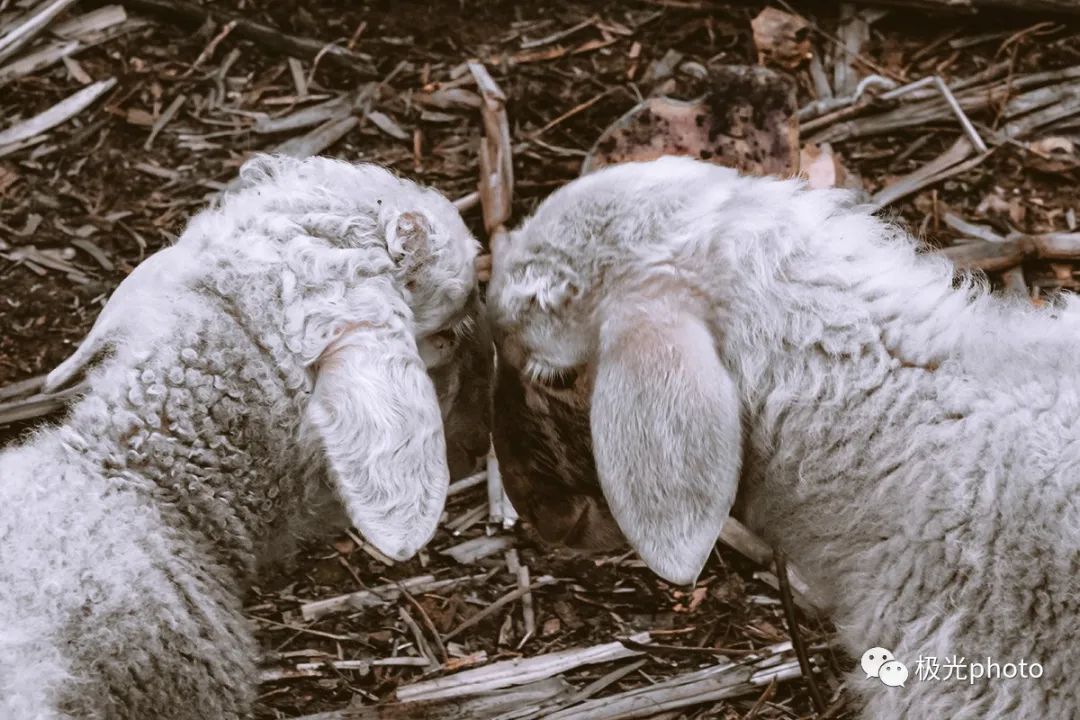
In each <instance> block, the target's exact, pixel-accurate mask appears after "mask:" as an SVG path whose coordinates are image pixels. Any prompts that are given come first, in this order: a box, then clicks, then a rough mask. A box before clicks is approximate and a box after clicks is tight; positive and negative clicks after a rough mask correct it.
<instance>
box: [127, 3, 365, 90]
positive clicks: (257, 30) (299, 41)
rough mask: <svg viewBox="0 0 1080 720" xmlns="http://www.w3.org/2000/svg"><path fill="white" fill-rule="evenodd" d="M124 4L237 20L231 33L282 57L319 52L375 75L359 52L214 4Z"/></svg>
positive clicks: (187, 19) (177, 18)
mask: <svg viewBox="0 0 1080 720" xmlns="http://www.w3.org/2000/svg"><path fill="white" fill-rule="evenodd" d="M123 1H124V5H126V6H127V7H129V8H133V9H135V10H139V11H141V12H144V13H147V14H150V15H155V16H161V17H164V18H167V19H169V20H171V21H173V22H180V23H185V24H192V25H203V24H204V23H205V22H206V21H207V20H211V21H213V22H215V23H217V24H219V25H226V24H228V23H230V22H233V21H235V22H236V30H235V31H234V34H235V35H237V36H239V37H243V38H247V39H248V40H252V41H254V42H256V43H258V44H259V45H262V46H263V47H265V48H267V49H269V50H273V51H275V52H277V53H280V54H281V55H283V56H285V57H289V56H294V57H299V58H306V59H314V58H315V57H316V56H317V55H319V54H320V53H325V55H326V57H327V58H328V59H329V60H331V61H332V62H334V63H335V64H336V65H338V66H339V67H343V68H345V69H348V70H351V71H353V72H355V73H356V74H357V75H359V76H360V77H363V78H375V77H377V76H378V74H377V72H376V71H375V67H374V66H373V65H372V64H371V62H370V58H369V57H367V56H365V55H362V54H360V53H356V52H353V51H351V50H347V49H346V48H343V47H339V46H338V45H335V44H334V43H325V42H322V41H320V40H314V39H312V38H305V37H299V36H296V35H289V34H288V33H284V32H281V31H280V30H278V29H276V28H272V27H270V26H269V25H263V24H262V23H257V22H255V21H254V20H250V19H248V18H244V17H238V16H233V15H231V14H229V13H225V12H222V11H220V10H217V9H215V8H210V7H206V6H200V5H194V4H192V3H187V2H182V0H123Z"/></svg>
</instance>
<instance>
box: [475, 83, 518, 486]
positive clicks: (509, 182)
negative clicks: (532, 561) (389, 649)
mask: <svg viewBox="0 0 1080 720" xmlns="http://www.w3.org/2000/svg"><path fill="white" fill-rule="evenodd" d="M468 68H469V72H470V73H472V76H473V80H474V81H475V82H476V87H477V89H478V90H480V95H481V97H482V99H483V105H481V107H480V116H481V118H482V119H483V122H484V139H483V141H482V142H481V143H480V185H479V187H478V188H477V189H478V190H479V192H480V206H481V209H482V210H483V214H484V230H485V231H487V234H488V248H489V249H491V248H493V247H494V246H495V245H497V244H498V243H499V242H500V241H501V239H502V238H503V237H504V236H505V235H506V228H505V223H506V221H507V220H509V219H510V211H511V204H512V200H513V194H514V159H513V150H512V149H511V144H510V121H509V118H508V117H507V114H506V95H505V94H504V93H503V91H502V90H501V89H500V88H499V86H498V84H497V83H496V82H495V80H494V79H493V78H492V77H491V75H490V74H489V73H488V71H487V68H485V67H484V65H483V64H482V63H479V62H470V63H468ZM507 504H509V503H507Z"/></svg>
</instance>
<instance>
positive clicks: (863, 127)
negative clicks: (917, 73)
mask: <svg viewBox="0 0 1080 720" xmlns="http://www.w3.org/2000/svg"><path fill="white" fill-rule="evenodd" d="M1077 79H1080V66H1074V67H1070V68H1065V69H1063V70H1055V71H1050V72H1042V73H1033V74H1030V75H1019V76H1016V77H1013V78H1009V79H1007V80H1005V81H1003V82H997V83H992V84H990V85H980V86H977V87H969V88H968V89H966V90H963V91H957V92H956V100H957V103H958V104H959V105H960V107H961V109H963V110H964V111H965V112H969V113H970V112H976V111H979V110H983V109H985V108H987V107H990V106H994V105H997V104H999V103H1001V102H1004V101H1006V100H1009V98H1010V97H1011V96H1012V95H1013V94H1014V93H1016V92H1020V91H1027V90H1030V89H1031V88H1038V86H1040V85H1045V84H1047V83H1055V82H1056V83H1058V84H1057V85H1053V86H1051V87H1050V88H1040V89H1038V90H1035V91H1033V92H1024V93H1023V94H1021V95H1018V96H1016V97H1013V98H1012V99H1011V100H1009V102H1010V103H1021V104H1024V103H1027V104H1032V103H1034V104H1042V105H1045V104H1048V103H1049V102H1052V101H1053V95H1054V93H1058V94H1061V93H1062V92H1063V90H1062V88H1065V87H1066V86H1067V85H1068V84H1069V83H1070V82H1071V81H1074V80H1077ZM960 84H963V83H958V85H960ZM905 89H909V88H907V86H905V88H898V89H897V90H896V91H895V92H900V91H901V90H905ZM914 92H915V93H918V92H920V91H919V90H915V91H914ZM881 97H882V98H884V99H888V98H889V97H891V94H890V93H885V94H884V95H882V96H881ZM867 107H868V105H866V104H860V105H856V106H852V107H848V108H844V109H842V110H840V111H838V112H836V113H833V114H831V115H824V116H822V117H820V118H816V119H815V120H811V121H810V122H808V123H806V124H805V125H804V126H803V129H804V130H805V131H806V133H809V132H810V131H811V130H815V131H817V132H816V133H815V134H814V135H812V136H811V137H810V138H809V139H808V142H813V143H821V142H839V141H841V140H850V139H853V138H859V137H867V136H870V135H878V134H882V133H888V132H893V131H895V130H900V129H902V128H907V127H914V126H918V125H924V124H926V123H929V122H938V121H942V120H945V119H947V118H948V115H949V113H950V112H951V110H950V108H949V106H948V103H947V101H945V100H944V99H943V98H940V97H933V98H927V99H924V100H921V101H919V102H916V103H913V104H909V105H902V106H900V107H898V108H892V109H890V110H887V111H885V112H883V113H879V114H876V115H868V116H866V117H861V118H858V119H856V120H852V121H851V122H846V123H839V121H840V120H846V119H848V118H850V117H853V116H854V115H857V114H859V113H861V112H863V111H864V110H866V109H867Z"/></svg>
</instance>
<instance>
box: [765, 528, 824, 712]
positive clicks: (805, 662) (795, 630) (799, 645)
mask: <svg viewBox="0 0 1080 720" xmlns="http://www.w3.org/2000/svg"><path fill="white" fill-rule="evenodd" d="M773 560H774V561H775V563H776V579H777V580H778V581H779V583H780V602H781V603H782V604H783V606H784V618H785V619H786V620H787V624H788V634H789V635H791V645H792V647H793V648H794V649H795V657H796V658H798V659H799V668H800V669H801V670H802V674H803V677H804V678H805V679H806V687H807V689H808V690H809V691H810V699H811V700H812V701H813V703H814V710H816V711H817V712H818V713H822V712H824V711H825V700H824V698H822V697H821V690H820V689H819V688H818V686H817V680H815V679H814V673H813V670H812V669H811V667H810V656H809V655H807V653H806V644H805V643H804V642H803V638H802V633H801V632H799V619H798V618H797V617H796V616H795V602H794V601H793V600H792V597H791V584H790V583H789V582H788V574H787V561H786V558H785V557H784V553H783V551H782V550H780V548H775V549H774V550H773Z"/></svg>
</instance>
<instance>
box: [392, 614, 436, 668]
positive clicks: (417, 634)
mask: <svg viewBox="0 0 1080 720" xmlns="http://www.w3.org/2000/svg"><path fill="white" fill-rule="evenodd" d="M398 617H399V618H401V621H402V622H403V623H405V627H407V628H409V632H411V633H412V636H413V642H415V643H416V651H417V652H418V653H420V655H421V656H422V657H424V658H425V659H426V660H427V662H426V663H425V664H426V665H428V666H432V667H438V665H439V660H438V658H436V657H435V653H434V652H433V651H432V649H431V646H430V645H429V644H428V641H427V638H425V637H424V633H423V631H422V630H421V629H420V626H419V625H417V624H416V621H415V620H413V617H412V615H410V614H409V611H408V610H406V609H405V608H403V607H401V606H398ZM444 658H445V656H444Z"/></svg>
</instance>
